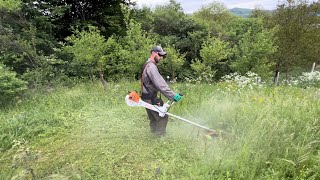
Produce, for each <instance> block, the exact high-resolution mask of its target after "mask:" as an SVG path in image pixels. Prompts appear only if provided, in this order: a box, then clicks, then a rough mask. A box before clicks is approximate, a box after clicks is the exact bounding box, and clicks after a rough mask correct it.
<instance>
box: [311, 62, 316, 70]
mask: <svg viewBox="0 0 320 180" xmlns="http://www.w3.org/2000/svg"><path fill="white" fill-rule="evenodd" d="M315 67H316V63H315V62H314V63H313V65H312V69H311V72H313V71H314V68H315Z"/></svg>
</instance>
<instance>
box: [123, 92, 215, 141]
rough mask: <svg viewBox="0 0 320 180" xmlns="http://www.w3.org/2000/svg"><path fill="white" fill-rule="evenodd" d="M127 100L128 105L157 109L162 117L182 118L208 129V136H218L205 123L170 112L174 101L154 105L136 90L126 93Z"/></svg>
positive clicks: (184, 120)
mask: <svg viewBox="0 0 320 180" xmlns="http://www.w3.org/2000/svg"><path fill="white" fill-rule="evenodd" d="M125 101H126V103H127V105H128V106H131V107H144V108H147V109H150V110H153V111H156V112H158V113H159V116H160V117H164V116H165V115H169V116H171V117H174V118H176V119H179V120H181V121H183V122H186V123H189V124H192V125H194V126H196V127H198V128H201V129H204V130H206V131H207V132H208V134H207V135H208V136H211V137H215V136H218V133H217V132H216V131H215V130H212V129H210V128H208V127H205V126H203V125H200V124H198V123H195V122H192V121H190V120H187V119H185V118H182V117H180V116H177V115H174V114H171V113H169V112H168V110H169V109H170V107H171V106H172V105H173V104H174V101H173V102H170V101H168V102H167V103H164V104H163V106H158V105H152V104H149V103H147V102H144V101H143V100H141V98H140V96H139V95H138V93H137V92H136V91H131V92H129V94H128V95H126V97H125Z"/></svg>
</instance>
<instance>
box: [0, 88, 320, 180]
mask: <svg viewBox="0 0 320 180" xmlns="http://www.w3.org/2000/svg"><path fill="white" fill-rule="evenodd" d="M172 87H173V89H174V90H176V91H177V92H183V93H185V97H184V98H183V100H182V101H181V102H179V103H177V104H176V105H174V107H173V108H172V109H171V110H170V112H171V113H173V114H176V115H181V116H183V117H185V118H187V119H190V120H192V121H195V122H198V123H200V124H203V125H205V126H208V127H210V128H212V129H216V130H218V131H219V132H220V133H221V136H220V137H219V138H216V139H213V140H208V139H207V138H205V136H204V133H203V132H202V131H200V130H199V129H197V128H194V127H192V126H191V125H189V124H185V123H183V122H180V121H179V120H175V119H170V122H169V124H168V128H167V136H166V137H164V138H160V139H159V138H156V137H154V136H152V135H151V134H150V132H149V125H148V119H147V116H146V112H145V110H144V109H142V108H132V107H128V106H127V105H126V104H125V102H124V97H125V95H126V93H127V92H128V91H129V90H138V89H139V82H135V83H126V82H122V83H119V84H115V83H111V84H109V88H108V89H107V90H106V91H104V90H103V88H102V87H101V86H100V84H99V83H87V84H79V85H77V86H75V87H73V88H57V89H55V90H53V91H51V92H41V93H40V92H39V93H36V94H32V95H29V97H30V98H28V99H25V100H22V101H21V102H19V103H18V104H17V105H15V106H11V107H7V108H5V109H2V110H1V114H0V140H1V141H0V179H10V178H13V179H30V178H35V179H156V178H158V179H228V178H230V179H319V178H320V173H319V172H320V119H319V117H320V100H319V99H320V91H319V89H298V88H292V87H266V88H261V89H253V90H250V89H238V88H235V87H232V86H228V85H224V84H219V85H215V86H210V85H196V86H195V85H187V84H174V85H172Z"/></svg>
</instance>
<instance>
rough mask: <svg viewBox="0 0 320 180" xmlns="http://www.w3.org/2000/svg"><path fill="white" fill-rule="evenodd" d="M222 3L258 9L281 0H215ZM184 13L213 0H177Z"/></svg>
mask: <svg viewBox="0 0 320 180" xmlns="http://www.w3.org/2000/svg"><path fill="white" fill-rule="evenodd" d="M133 1H135V2H137V5H138V7H142V6H148V7H155V6H156V5H161V4H166V3H168V2H169V0H133ZM216 1H217V2H221V3H223V4H224V5H225V6H226V7H227V8H228V9H231V8H235V7H238V8H249V9H254V8H256V7H259V8H260V9H265V10H273V9H276V7H277V4H278V3H279V2H283V0H216ZM177 2H179V3H180V4H181V6H182V8H183V10H184V11H185V12H186V13H192V12H194V11H196V10H198V9H199V8H201V7H202V6H204V5H206V4H209V3H211V2H213V0H177Z"/></svg>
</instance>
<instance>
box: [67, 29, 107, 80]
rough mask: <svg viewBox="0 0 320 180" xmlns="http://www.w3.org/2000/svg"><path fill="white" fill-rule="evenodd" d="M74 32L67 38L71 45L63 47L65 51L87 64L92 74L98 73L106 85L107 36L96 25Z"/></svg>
mask: <svg viewBox="0 0 320 180" xmlns="http://www.w3.org/2000/svg"><path fill="white" fill-rule="evenodd" d="M74 33H75V34H74V35H72V36H69V37H67V38H66V41H67V42H68V43H70V45H67V46H65V47H63V49H64V51H65V52H67V53H70V54H72V55H73V56H74V62H75V63H76V64H79V65H82V66H86V68H88V70H89V72H88V73H89V75H90V76H93V75H94V74H97V73H98V74H99V77H100V79H101V82H102V84H103V85H104V86H106V81H105V79H104V65H105V63H106V60H107V59H106V57H105V56H104V54H105V50H106V42H105V38H104V37H103V36H101V35H100V31H99V30H98V28H97V27H94V26H89V30H88V31H78V30H75V32H74Z"/></svg>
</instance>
